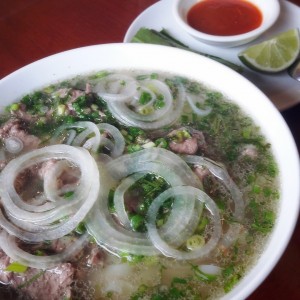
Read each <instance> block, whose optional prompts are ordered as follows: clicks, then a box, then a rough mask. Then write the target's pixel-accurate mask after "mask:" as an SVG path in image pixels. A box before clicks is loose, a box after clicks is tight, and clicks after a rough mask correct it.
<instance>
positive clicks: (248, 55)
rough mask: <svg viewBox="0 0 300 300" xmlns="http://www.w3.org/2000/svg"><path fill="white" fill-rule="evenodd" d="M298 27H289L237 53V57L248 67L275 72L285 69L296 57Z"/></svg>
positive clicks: (299, 43)
mask: <svg viewBox="0 0 300 300" xmlns="http://www.w3.org/2000/svg"><path fill="white" fill-rule="evenodd" d="M299 52H300V37H299V31H298V29H290V30H288V31H286V32H283V33H280V34H278V35H276V36H274V37H273V38H271V39H269V40H266V41H264V42H262V43H259V44H256V45H253V46H251V47H249V48H247V49H246V50H244V51H242V52H241V53H239V55H238V56H239V59H240V60H241V61H242V62H243V63H244V64H245V65H246V66H248V67H249V68H250V69H253V70H255V71H261V72H269V73H276V72H280V71H283V70H285V69H287V68H288V67H289V66H290V65H291V64H292V63H293V62H294V61H295V60H296V58H297V57H298V55H299Z"/></svg>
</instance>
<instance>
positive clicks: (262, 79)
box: [124, 0, 300, 110]
mask: <svg viewBox="0 0 300 300" xmlns="http://www.w3.org/2000/svg"><path fill="white" fill-rule="evenodd" d="M172 1H173V0H162V1H159V2H157V3H155V4H154V5H152V6H151V7H149V8H148V9H147V10H145V11H144V12H143V13H142V14H140V15H139V16H138V17H137V18H136V19H135V20H134V22H133V23H132V24H131V26H130V27H129V29H128V31H127V33H126V35H125V38H124V42H130V41H131V39H132V37H133V36H134V35H135V33H136V32H137V31H138V29H139V28H141V27H148V28H153V29H156V30H161V29H163V28H164V29H166V30H167V31H168V32H169V33H170V34H171V35H173V36H174V37H175V38H177V39H178V40H180V41H181V42H183V43H184V44H186V45H187V46H189V47H190V48H193V49H195V50H198V51H201V52H205V53H208V54H212V55H216V56H220V57H222V58H224V59H227V60H229V61H231V62H234V63H236V64H239V65H242V63H241V62H240V61H239V59H238V56H237V54H238V53H239V52H240V51H242V50H244V49H245V48H247V47H248V46H249V45H251V44H255V43H257V42H260V41H262V40H265V39H268V38H270V37H271V36H273V35H274V34H277V33H279V32H283V31H285V30H288V29H291V28H296V27H298V28H300V8H299V7H298V6H297V5H295V4H292V3H290V2H287V1H285V0H282V1H281V2H280V5H281V12H280V16H279V19H278V21H277V22H276V23H275V25H274V26H273V27H272V28H271V29H270V30H268V31H267V32H266V33H264V34H263V35H262V36H260V37H259V38H258V39H257V40H255V41H254V42H251V43H249V44H247V45H243V46H239V47H235V48H218V47H215V46H209V45H206V44H203V43H201V42H199V41H197V40H195V39H194V38H192V37H190V36H189V35H188V34H187V33H186V32H184V31H183V30H182V29H181V28H180V27H179V26H178V24H177V23H176V22H175V20H174V18H173V16H172V10H171V5H172ZM243 75H244V76H245V77H246V78H248V79H249V80H250V81H252V82H253V83H254V84H255V85H256V86H257V87H258V88H259V89H261V90H262V91H263V92H264V93H265V94H266V95H267V96H268V97H269V98H270V99H271V100H272V101H273V103H274V104H275V106H276V107H277V108H278V109H279V110H285V109H287V108H289V107H292V106H294V105H295V104H297V103H299V102H300V82H298V81H296V80H294V79H292V78H291V77H290V76H289V75H287V73H286V72H283V73H280V74H276V75H266V74H261V73H257V72H253V71H251V70H249V69H248V68H247V67H245V66H244V72H243ZM224 79H225V78H224Z"/></svg>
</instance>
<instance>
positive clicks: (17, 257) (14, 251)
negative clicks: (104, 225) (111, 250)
mask: <svg viewBox="0 0 300 300" xmlns="http://www.w3.org/2000/svg"><path fill="white" fill-rule="evenodd" d="M88 238H89V234H87V233H86V234H84V235H82V236H81V237H79V238H78V239H76V240H75V241H74V242H73V243H72V244H71V245H70V246H69V247H68V248H67V249H65V250H64V251H62V252H60V253H58V254H54V255H49V256H38V255H33V254H30V253H28V252H26V251H24V250H22V249H21V248H19V247H18V244H17V242H16V238H15V237H14V236H11V235H9V234H8V233H6V232H5V231H4V230H2V232H1V233H0V244H1V248H2V250H3V251H4V252H5V253H6V255H8V256H9V257H10V258H11V259H13V260H14V261H17V262H19V263H20V264H22V265H25V266H28V267H31V268H37V269H49V268H51V267H54V266H56V265H57V264H59V263H61V262H63V261H65V260H67V259H69V258H71V257H73V256H75V255H76V254H77V253H78V252H79V251H81V250H82V248H83V246H84V245H85V244H87V243H88Z"/></svg>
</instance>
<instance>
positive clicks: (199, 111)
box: [186, 94, 212, 116]
mask: <svg viewBox="0 0 300 300" xmlns="http://www.w3.org/2000/svg"><path fill="white" fill-rule="evenodd" d="M186 99H187V101H188V103H189V105H190V107H191V108H192V110H193V112H194V113H196V114H197V115H199V116H207V115H208V114H210V113H211V111H212V108H211V107H207V108H205V109H201V108H199V107H197V106H196V104H195V103H194V101H193V99H192V97H191V96H190V95H188V94H187V95H186Z"/></svg>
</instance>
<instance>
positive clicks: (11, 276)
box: [0, 250, 75, 300]
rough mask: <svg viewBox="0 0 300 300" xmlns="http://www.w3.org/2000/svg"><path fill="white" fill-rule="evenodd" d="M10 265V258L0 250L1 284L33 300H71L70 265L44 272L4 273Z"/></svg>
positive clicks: (72, 275) (71, 275) (72, 268)
mask: <svg viewBox="0 0 300 300" xmlns="http://www.w3.org/2000/svg"><path fill="white" fill-rule="evenodd" d="M10 263H11V260H10V258H9V257H8V256H7V255H6V254H5V253H4V252H3V251H1V250H0V282H1V283H3V284H7V285H8V284H9V287H11V288H14V289H15V290H18V291H19V292H20V293H21V294H22V295H24V296H25V295H26V297H30V299H33V300H35V299H43V300H61V299H64V298H66V299H68V298H71V295H72V283H73V280H74V274H75V269H74V267H73V266H72V264H71V263H61V264H59V265H58V266H57V267H56V268H53V269H49V270H46V271H43V270H38V269H34V268H28V269H27V270H26V272H24V273H15V272H8V271H4V270H5V269H6V268H7V266H8V265H9V264H10ZM0 292H1V291H0ZM0 295H1V294H0ZM22 298H23V297H22Z"/></svg>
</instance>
